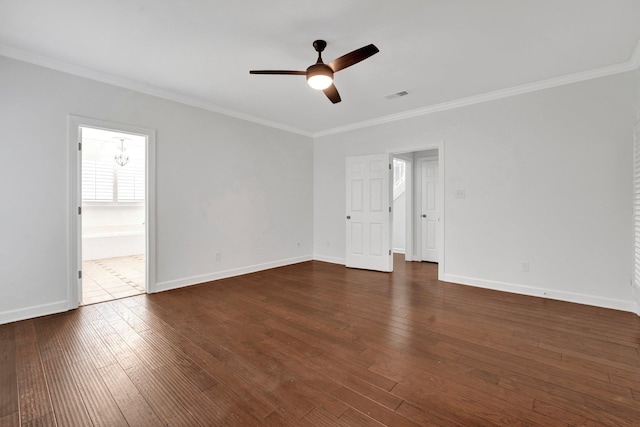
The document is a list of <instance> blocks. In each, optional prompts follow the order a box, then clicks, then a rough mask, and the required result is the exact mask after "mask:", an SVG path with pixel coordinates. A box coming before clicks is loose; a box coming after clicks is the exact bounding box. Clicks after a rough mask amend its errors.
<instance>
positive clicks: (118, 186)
mask: <svg viewBox="0 0 640 427" xmlns="http://www.w3.org/2000/svg"><path fill="white" fill-rule="evenodd" d="M82 201H83V202H103V203H122V202H125V203H126V202H129V203H130V202H144V164H143V163H142V162H140V163H136V162H135V161H130V162H129V163H127V164H126V165H125V166H118V165H117V164H116V163H115V162H114V161H113V160H112V159H109V160H84V161H83V162H82Z"/></svg>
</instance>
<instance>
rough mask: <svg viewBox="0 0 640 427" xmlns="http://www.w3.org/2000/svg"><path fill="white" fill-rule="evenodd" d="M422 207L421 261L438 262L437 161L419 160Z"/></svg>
mask: <svg viewBox="0 0 640 427" xmlns="http://www.w3.org/2000/svg"><path fill="white" fill-rule="evenodd" d="M420 176H421V191H422V192H421V206H422V218H421V220H422V227H421V228H422V235H421V239H420V240H421V245H422V251H421V252H422V261H430V262H438V247H437V229H438V221H440V212H439V210H438V203H437V200H438V194H437V189H438V161H437V160H421V161H420Z"/></svg>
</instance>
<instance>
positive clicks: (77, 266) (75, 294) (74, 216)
mask: <svg viewBox="0 0 640 427" xmlns="http://www.w3.org/2000/svg"><path fill="white" fill-rule="evenodd" d="M68 123H69V129H68V137H69V173H68V181H69V182H68V185H69V187H68V197H67V199H68V216H67V217H68V218H69V223H68V236H69V238H68V243H67V246H68V259H69V265H68V287H67V303H68V307H67V308H68V309H69V310H72V309H76V308H78V306H79V303H80V301H79V300H78V299H79V289H80V286H81V285H82V279H81V278H80V277H79V274H78V272H79V271H82V229H81V225H82V221H81V219H80V218H79V214H78V211H79V209H78V208H79V207H81V206H82V187H81V176H82V155H81V152H80V150H79V145H78V144H79V143H80V142H81V133H80V127H82V126H85V127H91V128H96V129H103V130H109V131H115V132H124V133H130V134H135V135H140V136H144V137H146V147H145V187H146V188H145V236H146V238H145V251H146V253H145V288H146V289H145V291H146V292H147V293H153V292H156V230H155V225H156V214H155V212H156V199H155V194H156V190H155V189H156V181H155V177H156V131H155V130H154V129H147V128H143V127H139V126H132V125H127V124H123V123H115V122H109V121H106V120H99V119H92V118H88V117H81V116H74V115H69V121H68Z"/></svg>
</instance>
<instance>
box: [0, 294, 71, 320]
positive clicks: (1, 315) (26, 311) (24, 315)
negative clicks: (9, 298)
mask: <svg viewBox="0 0 640 427" xmlns="http://www.w3.org/2000/svg"><path fill="white" fill-rule="evenodd" d="M68 309H69V302H68V301H66V300H64V301H57V302H52V303H49V304H41V305H34V306H31V307H25V308H20V309H18V310H9V311H3V312H0V325H3V324H5V323H11V322H18V321H20V320H25V319H32V318H34V317H40V316H47V315H49V314H56V313H62V312H63V311H67V310H68Z"/></svg>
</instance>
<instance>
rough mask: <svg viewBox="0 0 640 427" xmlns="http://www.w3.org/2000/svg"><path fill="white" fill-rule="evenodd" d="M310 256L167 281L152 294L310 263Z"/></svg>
mask: <svg viewBox="0 0 640 427" xmlns="http://www.w3.org/2000/svg"><path fill="white" fill-rule="evenodd" d="M312 259H313V257H312V256H311V255H305V256H301V257H296V258H288V259H282V260H278V261H272V262H265V263H262V264H255V265H249V266H246V267H240V268H234V269H231V270H224V271H217V272H215V273H209V274H202V275H198V276H191V277H185V278H183V279H177V280H169V281H166V282H158V283H156V285H155V287H154V289H153V291H152V292H150V293H153V292H163V291H169V290H171V289H178V288H184V287H186V286H192V285H197V284H200V283H206V282H213V281H215V280H220V279H226V278H228V277H235V276H242V275H243V274H250V273H255V272H258V271H263V270H269V269H271V268H277V267H284V266H287V265H292V264H298V263H301V262H305V261H311V260H312Z"/></svg>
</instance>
